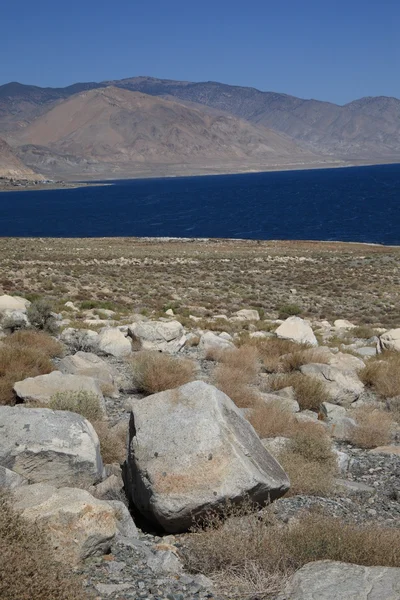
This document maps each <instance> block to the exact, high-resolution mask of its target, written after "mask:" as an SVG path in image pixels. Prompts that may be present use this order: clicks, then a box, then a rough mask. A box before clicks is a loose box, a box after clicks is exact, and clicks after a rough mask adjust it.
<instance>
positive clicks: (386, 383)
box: [358, 352, 400, 398]
mask: <svg viewBox="0 0 400 600" xmlns="http://www.w3.org/2000/svg"><path fill="white" fill-rule="evenodd" d="M358 376H359V378H360V379H361V381H362V382H363V383H364V384H365V385H366V386H368V387H371V388H372V389H373V390H374V392H376V393H377V394H379V395H380V396H382V397H383V398H393V397H394V396H400V352H384V353H383V354H381V357H380V358H376V359H375V358H372V359H370V360H369V361H368V362H367V364H366V365H365V367H364V368H363V369H361V370H360V371H359V372H358Z"/></svg>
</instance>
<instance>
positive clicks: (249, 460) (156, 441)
mask: <svg viewBox="0 0 400 600" xmlns="http://www.w3.org/2000/svg"><path fill="white" fill-rule="evenodd" d="M130 431H131V438H130V446H129V454H128V464H127V469H126V481H125V489H126V490H127V493H128V495H129V497H130V498H131V500H132V502H133V504H134V505H135V507H136V509H137V510H138V511H139V512H141V513H142V514H143V515H144V516H146V517H147V518H148V519H150V520H152V521H153V522H156V523H158V524H159V525H161V527H163V528H164V529H165V530H166V531H168V532H171V533H176V532H179V531H185V530H186V529H188V528H189V527H190V526H191V525H192V524H193V518H196V517H201V516H202V515H204V514H205V513H206V512H207V511H209V510H211V509H213V508H216V507H218V506H221V504H222V503H223V502H224V501H225V500H229V499H231V500H233V499H235V501H240V500H241V499H244V498H245V497H246V496H248V497H250V499H252V500H253V501H255V502H259V503H261V504H262V503H265V502H266V501H267V500H268V499H269V498H270V499H271V500H274V499H275V498H278V497H279V496H281V495H282V494H284V493H285V492H286V490H287V489H288V487H289V481H288V478H287V476H286V474H285V473H284V471H283V470H282V468H281V467H280V465H279V464H278V463H277V462H276V461H275V459H273V458H272V456H271V455H270V454H269V453H268V452H267V451H266V450H265V448H264V447H263V445H262V444H261V442H260V440H259V438H258V436H257V434H256V433H255V431H254V429H253V427H252V426H251V425H250V423H248V421H246V419H244V418H243V417H242V415H241V413H240V411H239V409H238V408H237V407H236V406H235V404H234V403H233V402H232V400H230V398H228V396H226V395H225V394H223V393H222V392H220V391H219V390H217V389H216V388H215V387H213V386H211V385H208V384H206V383H204V382H203V381H194V382H192V383H188V384H186V385H184V386H182V387H180V388H178V389H176V390H168V391H166V392H161V393H159V394H155V395H153V396H149V397H147V398H146V401H145V402H143V401H139V400H137V401H136V402H135V403H134V404H133V410H132V413H131V426H130Z"/></svg>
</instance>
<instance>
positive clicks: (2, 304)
mask: <svg viewBox="0 0 400 600" xmlns="http://www.w3.org/2000/svg"><path fill="white" fill-rule="evenodd" d="M28 306H30V302H29V300H26V299H25V298H21V297H20V296H9V295H8V294H3V296H0V313H3V312H5V311H7V310H18V311H22V312H26V310H27V308H28Z"/></svg>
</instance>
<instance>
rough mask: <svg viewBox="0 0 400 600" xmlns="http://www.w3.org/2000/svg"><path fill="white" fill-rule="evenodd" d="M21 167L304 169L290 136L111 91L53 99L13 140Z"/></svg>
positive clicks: (75, 172) (87, 172)
mask: <svg viewBox="0 0 400 600" xmlns="http://www.w3.org/2000/svg"><path fill="white" fill-rule="evenodd" d="M12 141H13V145H15V146H18V152H19V155H20V156H21V157H23V158H24V160H25V161H26V162H27V164H30V165H33V166H35V167H37V168H39V169H40V170H41V171H42V172H44V173H50V172H51V174H52V175H54V174H56V175H57V176H69V175H70V176H100V175H103V176H108V177H112V176H129V175H131V174H132V175H133V174H138V173H141V174H149V173H151V174H165V173H166V174H178V173H179V174H184V173H186V172H209V171H235V170H246V169H247V170H251V169H264V168H268V167H276V166H279V165H288V166H303V165H304V164H310V163H311V162H314V163H315V162H316V161H318V158H317V157H316V156H315V155H313V154H312V153H311V152H309V151H307V150H304V149H302V148H301V147H299V146H298V145H297V144H296V143H295V142H293V141H292V140H291V139H290V138H288V137H286V136H284V135H281V134H279V133H276V132H273V131H270V130H268V129H266V128H264V127H260V128H257V127H255V126H254V125H252V124H251V123H249V122H247V121H244V120H241V119H238V118H236V117H234V116H232V115H229V114H226V113H222V112H220V111H215V110H213V109H207V110H205V109H204V107H202V106H199V105H196V106H195V105H192V106H185V105H184V104H182V103H181V102H178V101H176V100H174V101H170V100H166V99H164V98H159V97H155V96H150V95H147V94H143V93H140V92H132V91H128V90H124V89H120V88H116V87H107V88H100V89H94V90H90V91H84V92H81V93H78V94H75V95H73V96H71V97H70V98H68V99H67V100H64V101H61V102H60V101H57V102H56V103H55V104H53V105H52V108H50V110H48V111H47V112H46V113H45V114H43V115H41V116H38V117H36V119H34V120H33V122H32V123H30V124H29V125H26V126H25V127H24V128H21V129H19V131H17V132H14V134H13V136H12Z"/></svg>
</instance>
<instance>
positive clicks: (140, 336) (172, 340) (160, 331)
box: [128, 321, 186, 354]
mask: <svg viewBox="0 0 400 600" xmlns="http://www.w3.org/2000/svg"><path fill="white" fill-rule="evenodd" d="M128 332H129V335H130V336H131V337H132V338H133V340H138V341H139V342H140V344H141V348H142V350H156V351H160V352H169V353H171V354H172V353H174V352H179V350H180V349H181V348H183V346H184V345H185V343H186V336H185V334H184V329H183V326H182V324H181V323H179V321H147V322H138V323H133V324H132V325H130V326H129V328H128Z"/></svg>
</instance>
